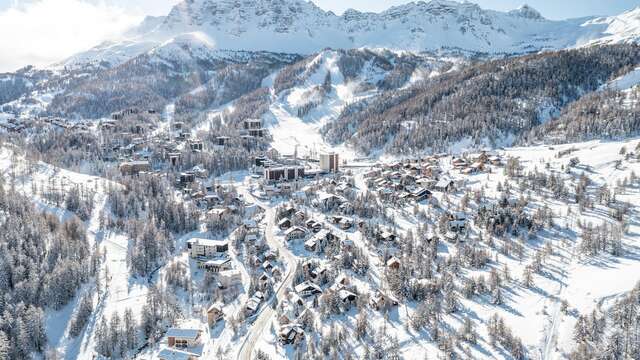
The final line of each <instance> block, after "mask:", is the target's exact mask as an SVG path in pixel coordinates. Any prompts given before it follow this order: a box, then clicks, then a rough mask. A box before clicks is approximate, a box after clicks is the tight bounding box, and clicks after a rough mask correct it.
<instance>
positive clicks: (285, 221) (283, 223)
mask: <svg viewBox="0 0 640 360" xmlns="http://www.w3.org/2000/svg"><path fill="white" fill-rule="evenodd" d="M291 225H292V223H291V220H289V218H282V219H280V221H278V227H279V228H280V230H286V229H288V228H290V227H291Z"/></svg>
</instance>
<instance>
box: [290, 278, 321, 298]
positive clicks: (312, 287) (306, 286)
mask: <svg viewBox="0 0 640 360" xmlns="http://www.w3.org/2000/svg"><path fill="white" fill-rule="evenodd" d="M295 291H296V292H297V293H298V295H300V296H302V297H303V298H304V297H309V296H313V295H317V294H322V289H321V288H320V287H319V286H318V285H316V284H314V283H312V282H310V281H305V282H303V283H301V284H298V285H296V286H295Z"/></svg>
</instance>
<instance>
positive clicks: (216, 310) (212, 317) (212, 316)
mask: <svg viewBox="0 0 640 360" xmlns="http://www.w3.org/2000/svg"><path fill="white" fill-rule="evenodd" d="M222 306H223V305H222V304H221V303H214V304H212V305H211V306H209V308H208V309H207V324H209V326H210V327H211V326H213V324H215V323H217V322H218V321H220V320H222V318H224V313H223V312H222Z"/></svg>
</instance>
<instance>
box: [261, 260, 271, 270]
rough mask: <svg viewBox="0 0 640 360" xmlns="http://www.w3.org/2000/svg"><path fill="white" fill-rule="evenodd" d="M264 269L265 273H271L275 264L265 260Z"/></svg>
mask: <svg viewBox="0 0 640 360" xmlns="http://www.w3.org/2000/svg"><path fill="white" fill-rule="evenodd" d="M262 268H263V269H264V270H265V271H271V270H272V269H273V264H272V263H271V262H270V261H269V260H265V262H263V263H262Z"/></svg>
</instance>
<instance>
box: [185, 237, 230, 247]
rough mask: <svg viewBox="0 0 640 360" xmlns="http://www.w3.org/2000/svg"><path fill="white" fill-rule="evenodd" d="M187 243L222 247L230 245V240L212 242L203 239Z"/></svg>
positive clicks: (194, 239)
mask: <svg viewBox="0 0 640 360" xmlns="http://www.w3.org/2000/svg"><path fill="white" fill-rule="evenodd" d="M187 243H192V244H196V245H201V246H210V247H221V246H225V245H228V244H229V240H212V239H203V238H193V239H189V240H187Z"/></svg>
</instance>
